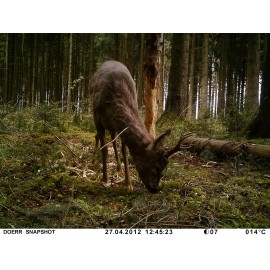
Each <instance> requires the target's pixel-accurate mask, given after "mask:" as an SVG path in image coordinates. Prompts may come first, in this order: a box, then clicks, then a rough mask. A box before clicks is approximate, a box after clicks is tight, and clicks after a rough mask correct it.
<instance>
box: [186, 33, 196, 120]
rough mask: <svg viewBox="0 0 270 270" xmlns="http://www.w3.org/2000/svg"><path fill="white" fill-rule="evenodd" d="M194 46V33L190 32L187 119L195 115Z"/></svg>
mask: <svg viewBox="0 0 270 270" xmlns="http://www.w3.org/2000/svg"><path fill="white" fill-rule="evenodd" d="M195 46H196V34H192V42H191V55H190V74H189V81H190V87H189V95H188V112H187V116H188V119H189V120H192V118H194V117H195V111H196V108H195V102H196V96H195V93H196V91H195Z"/></svg>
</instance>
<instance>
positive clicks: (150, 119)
mask: <svg viewBox="0 0 270 270" xmlns="http://www.w3.org/2000/svg"><path fill="white" fill-rule="evenodd" d="M145 50H146V56H145V58H146V60H145V64H144V67H145V75H146V82H145V126H146V129H147V130H148V132H149V133H150V134H151V135H152V136H153V137H154V138H155V137H156V121H157V117H158V104H159V102H160V93H159V92H160V85H159V82H160V79H159V76H160V56H161V51H162V44H161V34H147V35H146V48H145Z"/></svg>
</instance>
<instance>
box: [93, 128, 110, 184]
mask: <svg viewBox="0 0 270 270" xmlns="http://www.w3.org/2000/svg"><path fill="white" fill-rule="evenodd" d="M97 138H98V139H99V140H100V146H101V153H102V168H103V169H102V172H103V177H102V182H103V184H104V185H105V186H109V185H110V183H109V179H108V172H107V156H108V147H107V146H105V147H103V146H104V145H105V144H106V140H105V129H104V128H100V129H99V130H98V133H97V136H96V140H97ZM96 145H98V141H96Z"/></svg>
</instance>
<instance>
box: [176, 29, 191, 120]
mask: <svg viewBox="0 0 270 270" xmlns="http://www.w3.org/2000/svg"><path fill="white" fill-rule="evenodd" d="M181 51H182V53H181V55H182V59H181V62H180V89H179V90H180V100H181V102H180V111H179V112H178V114H179V116H180V118H181V119H185V117H186V115H187V107H188V63H189V34H183V41H182V48H181Z"/></svg>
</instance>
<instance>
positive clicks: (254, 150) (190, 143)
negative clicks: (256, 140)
mask: <svg viewBox="0 0 270 270" xmlns="http://www.w3.org/2000/svg"><path fill="white" fill-rule="evenodd" d="M179 145H180V149H181V148H185V149H187V150H189V151H191V152H195V153H198V154H199V153H201V152H202V151H204V150H208V151H211V152H212V153H213V154H215V155H217V156H221V157H233V156H238V155H239V154H244V155H245V156H247V155H251V156H255V157H260V158H265V159H270V145H262V144H253V143H242V142H232V141H223V140H216V139H211V138H197V137H195V134H193V133H187V134H184V135H182V137H181V138H180V141H179Z"/></svg>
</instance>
